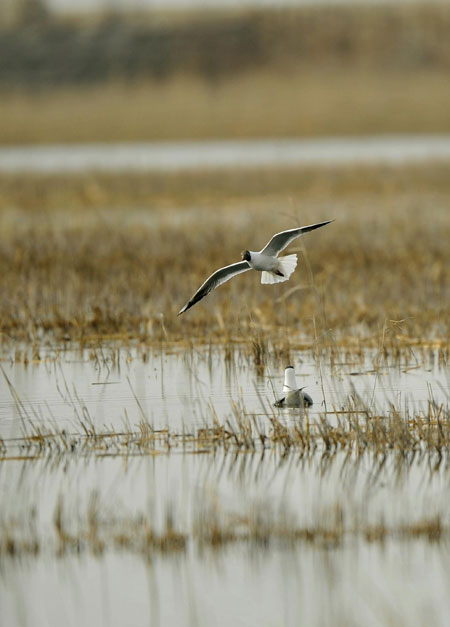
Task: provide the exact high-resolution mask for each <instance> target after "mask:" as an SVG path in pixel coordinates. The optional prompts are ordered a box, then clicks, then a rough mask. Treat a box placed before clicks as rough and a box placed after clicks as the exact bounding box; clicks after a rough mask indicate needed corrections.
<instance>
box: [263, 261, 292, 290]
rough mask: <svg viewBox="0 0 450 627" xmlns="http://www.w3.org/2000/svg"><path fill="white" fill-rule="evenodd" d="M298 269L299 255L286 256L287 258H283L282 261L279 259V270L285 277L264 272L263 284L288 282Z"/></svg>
mask: <svg viewBox="0 0 450 627" xmlns="http://www.w3.org/2000/svg"><path fill="white" fill-rule="evenodd" d="M296 267H297V255H286V257H281V259H278V269H279V271H280V272H282V273H283V276H279V275H278V274H273V272H263V273H262V274H261V283H268V284H273V283H283V281H287V280H288V279H289V277H290V276H291V274H292V273H293V272H294V270H295V268H296Z"/></svg>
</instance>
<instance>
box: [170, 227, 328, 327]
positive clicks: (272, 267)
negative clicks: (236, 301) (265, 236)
mask: <svg viewBox="0 0 450 627" xmlns="http://www.w3.org/2000/svg"><path fill="white" fill-rule="evenodd" d="M332 221H333V220H327V221H326V222H319V223H318V224H311V225H310V226H301V227H298V228H296V229H289V230H288V231H282V232H281V233H277V234H276V235H274V236H273V237H272V239H271V240H270V242H269V243H268V244H266V245H265V246H264V248H262V249H261V250H260V251H259V252H252V251H251V250H244V252H243V253H242V261H238V262H237V263H232V264H231V265H230V266H225V267H224V268H220V269H219V270H216V271H215V272H214V273H213V274H211V276H210V277H209V278H208V279H206V281H205V282H204V283H203V285H201V286H200V287H199V289H198V290H197V291H196V292H195V294H194V296H193V297H192V298H191V299H190V300H189V301H188V302H187V303H186V305H185V306H184V307H183V308H182V309H180V311H179V312H178V315H180V314H182V313H184V312H185V311H187V310H188V309H190V307H192V306H193V305H195V304H196V303H198V301H199V300H201V299H202V298H204V297H205V296H206V295H207V294H209V292H211V291H212V290H213V289H215V288H216V287H219V285H222V283H225V281H229V280H230V279H232V278H233V277H234V276H236V275H238V274H241V272H247V270H258V271H259V272H262V275H261V283H281V282H282V281H287V280H288V279H289V277H290V276H291V274H292V273H293V272H294V270H295V268H296V266H297V255H295V254H294V255H286V257H281V258H280V259H278V255H279V253H281V251H282V250H284V249H285V248H286V247H287V246H288V245H289V244H290V243H291V242H292V241H293V240H294V239H296V238H297V237H300V235H303V233H308V231H314V229H318V228H320V227H321V226H325V225H326V224H329V223H330V222H332Z"/></svg>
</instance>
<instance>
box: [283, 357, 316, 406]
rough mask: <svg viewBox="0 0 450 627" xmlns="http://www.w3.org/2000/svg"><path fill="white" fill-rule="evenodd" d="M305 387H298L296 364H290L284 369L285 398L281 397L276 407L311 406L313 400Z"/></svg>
mask: <svg viewBox="0 0 450 627" xmlns="http://www.w3.org/2000/svg"><path fill="white" fill-rule="evenodd" d="M303 390H304V388H297V381H296V380H295V372H294V366H288V367H287V368H286V369H285V371H284V385H283V392H284V394H285V395H284V396H283V398H280V399H279V400H278V401H277V402H276V403H275V407H311V405H312V404H313V400H312V398H311V397H310V395H309V394H307V393H306V392H303Z"/></svg>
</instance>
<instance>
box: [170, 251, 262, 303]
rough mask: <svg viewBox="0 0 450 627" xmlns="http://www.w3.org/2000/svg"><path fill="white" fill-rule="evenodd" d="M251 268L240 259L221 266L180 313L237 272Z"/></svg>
mask: <svg viewBox="0 0 450 627" xmlns="http://www.w3.org/2000/svg"><path fill="white" fill-rule="evenodd" d="M247 270H250V265H249V264H248V263H247V262H246V261H239V262H238V263H232V264H231V266H225V268H220V269H219V270H216V271H215V272H214V273H213V274H211V276H210V277H209V279H206V281H205V282H204V283H203V285H202V286H201V287H199V289H198V290H197V291H196V292H195V294H194V296H193V297H192V298H191V300H190V301H189V302H188V303H186V305H185V306H184V307H183V308H182V309H180V311H179V312H178V315H180V314H182V313H184V312H185V311H186V310H187V309H189V308H190V307H192V305H195V303H198V301H199V300H201V299H202V298H204V297H205V296H206V295H207V294H209V293H210V292H211V291H212V290H213V289H215V288H216V287H219V285H222V283H225V281H229V280H230V279H232V278H233V277H234V276H236V275H237V274H241V272H246V271H247Z"/></svg>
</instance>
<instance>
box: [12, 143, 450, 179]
mask: <svg viewBox="0 0 450 627" xmlns="http://www.w3.org/2000/svg"><path fill="white" fill-rule="evenodd" d="M430 159H431V160H433V159H434V160H448V159H450V136H449V135H385V136H376V137H337V138H336V137H335V138H319V139H260V140H257V139H253V140H241V141H237V140H222V141H197V142H194V141H187V142H179V141H176V142H153V143H137V142H136V143H119V144H70V145H69V144H67V145H64V144H58V145H56V144H55V145H40V146H10V147H0V172H78V171H86V170H89V171H91V170H101V171H114V170H134V171H136V170H154V171H155V170H162V171H173V170H192V169H198V168H202V169H203V168H207V169H212V168H232V167H264V166H274V165H275V166H278V167H283V166H298V165H304V166H327V165H339V164H352V163H354V164H360V163H367V164H377V163H387V164H399V163H412V162H417V161H425V160H430Z"/></svg>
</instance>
